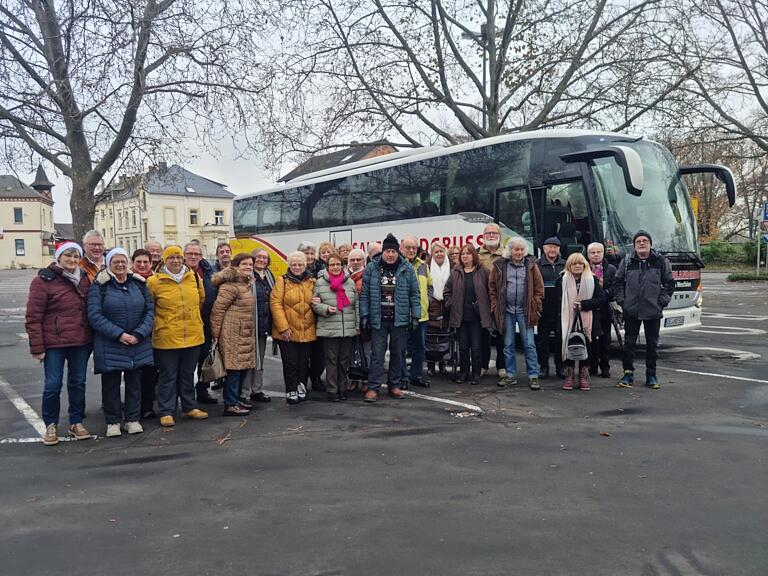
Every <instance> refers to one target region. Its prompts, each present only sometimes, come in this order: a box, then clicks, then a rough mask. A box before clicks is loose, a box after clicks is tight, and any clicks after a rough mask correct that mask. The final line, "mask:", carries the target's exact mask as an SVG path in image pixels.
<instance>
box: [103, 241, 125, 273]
mask: <svg viewBox="0 0 768 576" xmlns="http://www.w3.org/2000/svg"><path fill="white" fill-rule="evenodd" d="M120 254H122V255H123V256H125V258H126V260H130V259H131V258H130V257H129V256H128V252H126V251H125V249H123V248H120V247H119V246H118V247H117V248H112V250H110V251H109V252H107V256H106V257H105V260H106V262H107V269H109V263H110V262H112V258H114V257H115V256H118V255H120Z"/></svg>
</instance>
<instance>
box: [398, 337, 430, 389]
mask: <svg viewBox="0 0 768 576" xmlns="http://www.w3.org/2000/svg"><path fill="white" fill-rule="evenodd" d="M406 338H407V344H408V345H409V346H408V348H409V349H410V351H411V380H421V379H422V377H423V375H424V353H425V351H426V338H427V322H419V326H418V328H410V329H407V330H406ZM405 351H406V346H403V347H402V352H401V353H400V382H408V365H407V364H406V362H405Z"/></svg>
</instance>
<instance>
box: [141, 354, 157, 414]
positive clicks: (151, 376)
mask: <svg viewBox="0 0 768 576" xmlns="http://www.w3.org/2000/svg"><path fill="white" fill-rule="evenodd" d="M156 386H157V368H156V367H155V366H144V367H143V368H141V413H142V414H144V413H145V412H152V411H153V410H154V404H155V387H156Z"/></svg>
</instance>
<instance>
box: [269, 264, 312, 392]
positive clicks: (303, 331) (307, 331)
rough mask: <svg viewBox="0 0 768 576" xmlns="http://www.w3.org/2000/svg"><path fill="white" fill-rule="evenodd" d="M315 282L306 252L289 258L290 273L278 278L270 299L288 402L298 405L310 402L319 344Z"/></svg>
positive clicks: (273, 334) (273, 333)
mask: <svg viewBox="0 0 768 576" xmlns="http://www.w3.org/2000/svg"><path fill="white" fill-rule="evenodd" d="M314 288H315V278H314V276H313V275H312V273H311V272H309V271H308V270H307V257H306V256H305V255H304V253H303V252H291V253H290V254H289V255H288V272H286V273H285V274H284V275H283V276H278V277H277V279H276V282H275V287H274V288H273V289H272V293H271V294H270V295H269V309H270V311H271V312H272V338H273V339H274V340H276V341H277V343H278V345H279V346H280V355H281V356H282V358H283V379H284V380H285V392H286V401H287V402H288V404H298V403H299V402H303V401H304V400H306V398H307V389H306V387H305V386H304V384H303V382H306V381H307V373H308V371H309V357H310V352H311V349H312V342H314V341H315V338H316V337H315V314H314V312H312V292H313V290H314Z"/></svg>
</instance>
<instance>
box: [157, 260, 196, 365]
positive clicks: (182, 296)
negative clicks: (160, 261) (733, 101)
mask: <svg viewBox="0 0 768 576" xmlns="http://www.w3.org/2000/svg"><path fill="white" fill-rule="evenodd" d="M147 288H149V293H150V294H151V295H152V299H153V300H154V301H155V324H154V326H153V328H152V347H153V348H158V349H160V350H178V349H182V348H191V347H192V346H199V345H201V344H203V343H204V342H205V336H204V334H203V319H202V317H201V315H200V310H201V308H202V306H201V305H202V304H203V303H204V302H205V288H204V287H203V282H202V281H201V280H200V277H199V276H198V275H197V273H196V272H194V271H192V270H189V269H187V271H186V272H185V273H184V276H183V277H182V279H181V282H180V283H179V282H176V281H175V280H174V279H173V278H171V277H170V276H169V275H168V274H167V273H166V272H163V271H162V270H161V271H160V272H157V273H156V274H154V275H153V276H150V277H149V278H148V279H147Z"/></svg>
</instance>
